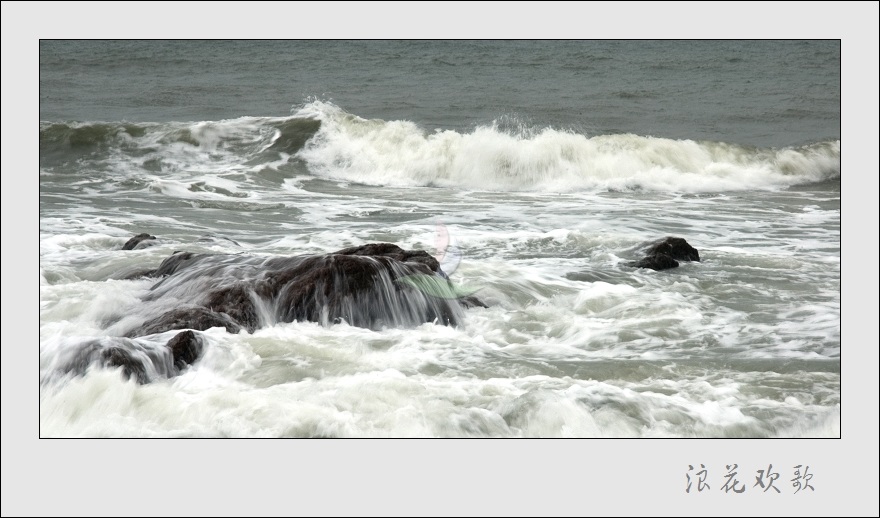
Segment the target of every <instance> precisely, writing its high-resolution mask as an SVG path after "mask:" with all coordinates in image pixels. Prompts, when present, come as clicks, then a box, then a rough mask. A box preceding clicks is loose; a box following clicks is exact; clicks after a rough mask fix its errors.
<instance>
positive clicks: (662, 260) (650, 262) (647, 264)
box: [630, 254, 678, 270]
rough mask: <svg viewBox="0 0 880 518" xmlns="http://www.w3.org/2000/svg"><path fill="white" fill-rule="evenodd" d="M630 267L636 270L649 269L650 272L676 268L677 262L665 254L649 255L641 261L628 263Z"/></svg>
mask: <svg viewBox="0 0 880 518" xmlns="http://www.w3.org/2000/svg"><path fill="white" fill-rule="evenodd" d="M630 266H634V267H636V268H650V269H652V270H668V269H670V268H678V261H676V260H675V259H673V258H672V257H669V256H668V255H666V254H657V255H649V256H648V257H645V258H644V259H642V260H641V261H636V262H634V263H630Z"/></svg>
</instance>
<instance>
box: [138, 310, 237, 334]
mask: <svg viewBox="0 0 880 518" xmlns="http://www.w3.org/2000/svg"><path fill="white" fill-rule="evenodd" d="M212 327H223V328H226V331H227V332H229V333H233V334H237V333H238V332H239V331H241V328H242V326H241V325H239V323H238V322H236V321H235V320H234V319H233V318H232V317H230V316H229V315H227V314H225V313H219V312H217V311H212V310H210V309H208V308H205V307H201V306H189V307H183V308H177V309H173V310H171V311H169V312H167V313H163V314H162V315H161V316H159V317H156V318H154V319H151V320H148V321H146V322H144V323H143V324H141V325H140V326H139V327H137V328H135V329H132V330H131V331H129V332H128V333H126V334H125V335H126V336H127V337H129V338H134V337H137V336H146V335H153V334H157V333H164V332H165V331H171V330H174V329H195V330H196V331H205V330H207V329H211V328H212Z"/></svg>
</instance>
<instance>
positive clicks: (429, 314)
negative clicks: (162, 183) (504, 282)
mask: <svg viewBox="0 0 880 518" xmlns="http://www.w3.org/2000/svg"><path fill="white" fill-rule="evenodd" d="M145 275H146V276H148V277H155V278H159V279H160V280H159V281H158V282H157V283H156V284H155V285H154V286H153V287H152V288H151V290H150V292H149V294H148V295H147V296H146V297H145V298H144V301H145V303H146V304H147V305H148V306H150V305H152V306H155V307H161V306H162V305H163V301H164V300H174V301H176V307H175V308H174V309H172V310H166V311H162V312H161V313H158V314H156V313H155V311H154V312H153V316H152V317H151V318H149V319H147V320H146V321H145V322H144V323H143V324H141V325H140V326H138V327H136V328H133V329H130V330H128V332H127V333H126V336H128V337H137V336H144V335H148V334H154V333H160V332H164V331H168V330H171V329H194V330H200V331H202V330H206V329H209V328H211V327H224V328H225V329H226V330H227V331H228V332H230V333H237V332H239V330H241V329H245V330H247V331H249V332H253V331H255V330H256V329H258V328H260V327H263V326H265V325H273V324H275V323H279V322H293V321H310V322H321V323H324V324H331V323H335V322H341V321H345V322H347V323H348V324H350V325H354V326H360V327H368V328H374V329H378V328H381V327H383V326H393V327H400V326H411V325H418V324H421V323H424V322H437V323H440V324H445V325H456V324H458V323H459V322H461V319H462V316H463V309H464V308H467V307H475V306H484V304H483V303H482V302H481V301H480V300H479V299H477V298H476V297H474V296H473V295H469V296H467V297H460V298H444V297H437V296H434V295H433V294H431V293H429V292H426V291H425V290H420V289H419V287H418V284H415V283H406V282H400V281H401V280H403V279H404V278H406V277H409V276H432V278H436V279H437V280H438V281H439V282H443V283H450V285H451V281H449V279H448V278H447V277H446V275H445V274H444V273H443V271H442V270H441V269H440V264H439V263H438V262H437V260H436V259H435V258H434V257H432V256H431V255H429V254H428V253H427V252H424V251H421V250H403V249H402V248H400V247H398V246H396V245H393V244H390V243H372V244H367V245H363V246H357V247H351V248H346V249H343V250H339V251H338V252H334V253H330V254H320V255H305V256H293V257H269V258H260V257H248V256H243V255H223V254H194V253H191V252H175V253H174V254H172V255H171V256H170V257H168V258H167V259H165V260H164V261H163V262H162V263H161V264H160V265H159V267H158V268H156V269H155V270H151V271H148V272H146V273H145ZM147 313H150V311H147Z"/></svg>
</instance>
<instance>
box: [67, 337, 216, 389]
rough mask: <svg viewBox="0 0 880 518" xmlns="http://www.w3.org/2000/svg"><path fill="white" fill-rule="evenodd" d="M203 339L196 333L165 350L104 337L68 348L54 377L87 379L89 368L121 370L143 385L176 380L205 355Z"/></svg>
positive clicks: (129, 377)
mask: <svg viewBox="0 0 880 518" xmlns="http://www.w3.org/2000/svg"><path fill="white" fill-rule="evenodd" d="M204 348H205V342H204V339H203V338H202V337H201V336H199V335H197V334H196V333H194V332H193V331H184V332H181V333H178V334H176V335H174V337H173V338H172V339H171V340H169V341H168V343H167V344H165V345H164V346H149V345H148V344H144V343H140V342H138V341H136V340H132V339H130V338H124V337H104V338H96V339H92V340H86V341H84V342H79V343H75V344H72V345H70V346H69V353H68V357H67V359H66V360H64V361H62V362H61V364H60V366H59V367H58V368H57V369H55V371H54V372H53V374H59V373H60V374H66V373H72V374H75V375H84V374H85V373H86V372H87V371H88V370H89V369H90V368H95V367H99V368H109V369H113V368H120V367H121V371H122V375H123V376H124V377H125V378H126V379H133V380H134V381H136V382H137V383H140V384H144V383H149V382H151V381H154V380H156V379H161V378H170V377H173V376H177V375H178V374H180V372H181V371H183V370H184V369H186V368H187V367H188V366H190V365H192V364H193V363H195V362H196V361H197V360H198V359H199V358H200V357H201V356H202V353H203V352H204Z"/></svg>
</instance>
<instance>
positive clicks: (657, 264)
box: [627, 237, 700, 270]
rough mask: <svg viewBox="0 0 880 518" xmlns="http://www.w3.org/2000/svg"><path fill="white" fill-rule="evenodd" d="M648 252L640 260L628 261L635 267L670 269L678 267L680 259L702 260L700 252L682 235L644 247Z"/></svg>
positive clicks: (628, 264)
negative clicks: (681, 236)
mask: <svg viewBox="0 0 880 518" xmlns="http://www.w3.org/2000/svg"><path fill="white" fill-rule="evenodd" d="M642 251H643V252H644V253H645V254H646V255H645V257H644V258H642V259H641V260H639V261H634V262H630V263H627V266H633V267H635V268H650V269H652V270H668V269H669V268H678V265H679V263H678V261H697V262H699V261H700V253H699V252H698V251H697V249H696V248H694V247H692V246H691V245H690V244H689V243H688V242H687V241H685V240H684V239H683V238H680V237H666V238H663V239H661V240H659V241H655V242H653V243H650V244H648V245H646V246H644V247H642Z"/></svg>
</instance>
